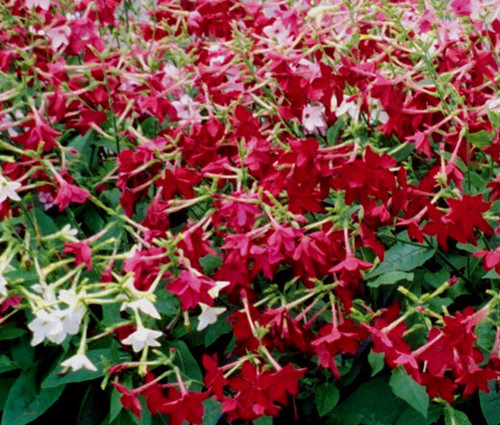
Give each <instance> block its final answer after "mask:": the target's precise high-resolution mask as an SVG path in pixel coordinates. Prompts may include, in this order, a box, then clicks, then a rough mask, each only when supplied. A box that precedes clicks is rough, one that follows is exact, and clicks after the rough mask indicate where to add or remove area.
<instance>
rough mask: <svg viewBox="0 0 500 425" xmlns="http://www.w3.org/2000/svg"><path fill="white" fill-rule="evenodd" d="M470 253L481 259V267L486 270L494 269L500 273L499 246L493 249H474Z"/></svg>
mask: <svg viewBox="0 0 500 425" xmlns="http://www.w3.org/2000/svg"><path fill="white" fill-rule="evenodd" d="M472 255H474V257H477V258H482V259H483V267H484V268H485V269H486V270H491V269H493V268H494V269H495V271H496V272H497V273H498V274H500V247H498V248H497V249H495V250H494V251H476V252H474V253H473V254H472Z"/></svg>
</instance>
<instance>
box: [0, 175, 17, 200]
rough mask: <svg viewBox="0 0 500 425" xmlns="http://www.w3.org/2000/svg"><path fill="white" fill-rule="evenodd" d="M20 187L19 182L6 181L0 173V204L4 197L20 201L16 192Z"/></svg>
mask: <svg viewBox="0 0 500 425" xmlns="http://www.w3.org/2000/svg"><path fill="white" fill-rule="evenodd" d="M20 187H21V183H19V182H11V181H8V180H7V179H6V178H5V177H4V176H3V175H2V174H0V204H1V203H2V202H4V201H5V200H6V199H11V200H12V201H20V200H21V198H20V197H19V195H18V194H17V193H16V190H18V189H19V188H20Z"/></svg>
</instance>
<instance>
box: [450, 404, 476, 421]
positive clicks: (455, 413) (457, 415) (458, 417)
mask: <svg viewBox="0 0 500 425" xmlns="http://www.w3.org/2000/svg"><path fill="white" fill-rule="evenodd" d="M444 424H445V425H472V424H471V422H470V421H469V418H468V417H467V415H466V414H465V413H464V412H461V411H460V410H456V409H454V408H453V407H451V406H450V405H448V406H446V409H445V410H444Z"/></svg>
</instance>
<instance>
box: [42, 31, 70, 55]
mask: <svg viewBox="0 0 500 425" xmlns="http://www.w3.org/2000/svg"><path fill="white" fill-rule="evenodd" d="M46 34H47V37H48V38H49V39H50V41H51V43H52V50H54V51H57V50H59V48H60V47H61V46H64V47H66V46H67V45H68V44H69V36H70V35H71V29H70V28H69V27H68V26H67V25H60V26H58V27H53V28H51V29H49V30H47V31H46Z"/></svg>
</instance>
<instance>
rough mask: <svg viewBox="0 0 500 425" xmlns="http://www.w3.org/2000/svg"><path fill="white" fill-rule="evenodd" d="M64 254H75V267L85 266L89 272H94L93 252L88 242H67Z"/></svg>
mask: <svg viewBox="0 0 500 425" xmlns="http://www.w3.org/2000/svg"><path fill="white" fill-rule="evenodd" d="M63 252H64V254H74V256H75V266H79V265H80V264H85V265H86V266H87V269H88V270H92V251H90V243H89V241H88V240H85V241H82V242H66V243H65V244H64V251H63Z"/></svg>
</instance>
